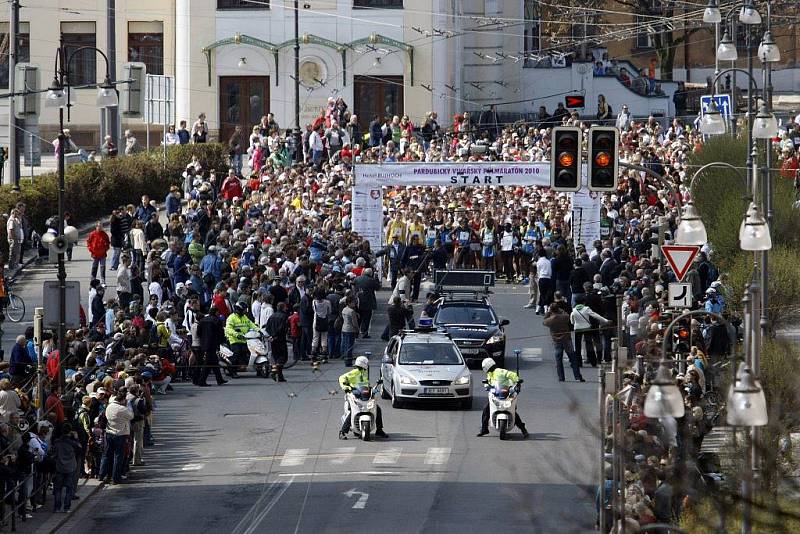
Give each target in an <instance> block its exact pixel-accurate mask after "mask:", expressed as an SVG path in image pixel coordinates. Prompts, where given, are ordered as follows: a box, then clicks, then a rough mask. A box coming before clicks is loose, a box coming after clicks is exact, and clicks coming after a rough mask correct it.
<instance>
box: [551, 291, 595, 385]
mask: <svg viewBox="0 0 800 534" xmlns="http://www.w3.org/2000/svg"><path fill="white" fill-rule="evenodd" d="M542 324H544V326H546V327H547V328H549V329H550V337H551V338H552V340H553V350H554V357H555V359H556V374H557V375H558V381H559V382H563V381H564V380H565V377H564V353H566V354H567V358H568V359H569V366H570V367H571V368H572V376H573V377H574V378H575V380H577V381H578V382H585V381H586V380H584V378H583V376H582V375H581V369H580V367H581V366H580V361H579V359H578V358H577V357H576V355H575V350H574V349H573V347H572V327H571V323H570V315H569V314H568V313H567V312H566V310H564V309H563V308H562V307H561V303H554V304H553V305H552V306H550V309H549V310H548V312H547V313H546V314H545V316H544V321H543V322H542Z"/></svg>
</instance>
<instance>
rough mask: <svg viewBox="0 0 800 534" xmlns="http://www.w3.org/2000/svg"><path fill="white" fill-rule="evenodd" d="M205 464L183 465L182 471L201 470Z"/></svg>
mask: <svg viewBox="0 0 800 534" xmlns="http://www.w3.org/2000/svg"><path fill="white" fill-rule="evenodd" d="M203 465H205V464H186V465H184V466H183V467H181V471H200V470H201V469H202V468H203Z"/></svg>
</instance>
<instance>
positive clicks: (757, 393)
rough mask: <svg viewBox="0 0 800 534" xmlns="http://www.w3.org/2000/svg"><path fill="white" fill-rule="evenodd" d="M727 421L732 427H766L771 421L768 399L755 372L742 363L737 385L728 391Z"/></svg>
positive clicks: (737, 374)
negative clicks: (768, 413)
mask: <svg viewBox="0 0 800 534" xmlns="http://www.w3.org/2000/svg"><path fill="white" fill-rule="evenodd" d="M726 420H727V422H728V424H729V425H731V426H744V427H753V426H765V425H766V424H767V422H768V421H769V416H768V415H767V399H766V397H765V396H764V389H763V388H762V387H761V386H760V385H759V384H758V382H757V381H756V379H755V377H754V376H753V371H752V369H750V366H748V365H747V363H745V362H742V363H741V364H740V365H739V370H738V371H737V373H736V385H734V386H731V388H730V390H729V391H728V403H727V416H726Z"/></svg>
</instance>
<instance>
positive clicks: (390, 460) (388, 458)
mask: <svg viewBox="0 0 800 534" xmlns="http://www.w3.org/2000/svg"><path fill="white" fill-rule="evenodd" d="M402 452H403V449H401V448H391V449H386V450H384V451H381V452H379V453H378V454H376V455H375V459H374V460H372V463H373V464H396V463H397V460H399V459H400V454H401V453H402Z"/></svg>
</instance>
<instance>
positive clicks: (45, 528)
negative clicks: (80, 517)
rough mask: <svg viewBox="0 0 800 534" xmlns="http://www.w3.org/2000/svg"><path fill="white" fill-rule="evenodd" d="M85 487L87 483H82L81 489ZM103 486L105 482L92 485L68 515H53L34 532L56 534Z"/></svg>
mask: <svg viewBox="0 0 800 534" xmlns="http://www.w3.org/2000/svg"><path fill="white" fill-rule="evenodd" d="M87 485H89V481H87V482H84V484H83V486H82V487H83V488H85V487H86V486H87ZM104 486H105V482H98V483H97V484H93V487H92V488H91V489H90V490H89V493H87V494H86V495H84V496H82V497H81V498H80V500H78V502H77V503H75V505H74V506H73V507H72V508H71V510H70V513H68V514H64V515H63V516H58V515H55V514H54V515H53V517H52V518H50V520H48V521H46V522H45V523H44V524H43V525H42V526H41V527H39V528H38V529H36V532H37V533H40V532H41V533H43V534H44V533H47V534H53V533H55V532H58V531H59V529H61V527H63V526H64V525H65V524H66V523H67V522H68V521H70V520H71V519H73V518H74V517H75V514H76V513H77V511H78V510H80V509H81V508H82V507H83V505H84V504H86V501H88V500H89V499H91V498H92V496H94V494H95V493H97V492H98V491H99V490H100V488H102V487H104ZM56 519H57V520H58V521H57V522H56V524H55V525H53V526H50V524H51V523H52V522H54V521H55V520H56Z"/></svg>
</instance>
